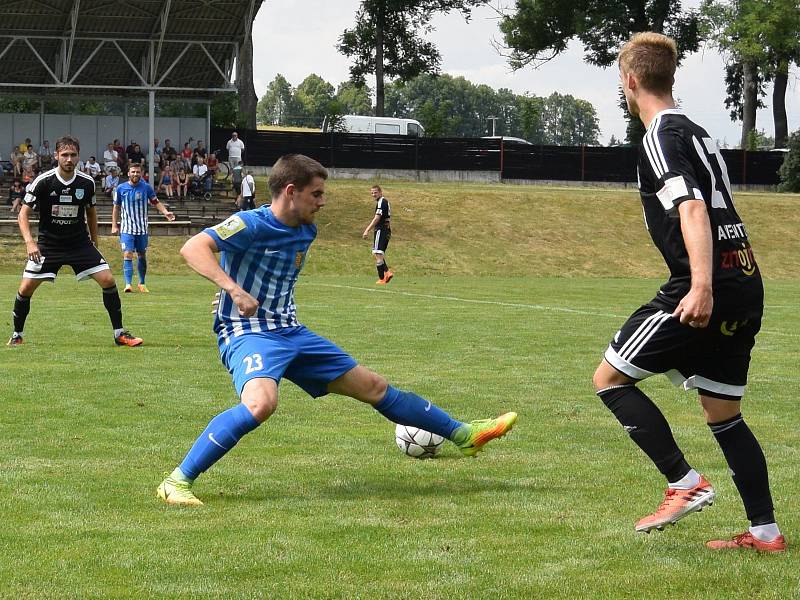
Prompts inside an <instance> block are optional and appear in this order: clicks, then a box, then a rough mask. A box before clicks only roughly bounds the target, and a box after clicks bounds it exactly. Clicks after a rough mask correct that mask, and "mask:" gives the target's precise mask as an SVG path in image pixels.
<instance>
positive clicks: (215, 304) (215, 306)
mask: <svg viewBox="0 0 800 600" xmlns="http://www.w3.org/2000/svg"><path fill="white" fill-rule="evenodd" d="M218 308H219V292H217V293H216V294H214V299H213V300H212V301H211V314H212V315H213V314H216V312H217V309H218Z"/></svg>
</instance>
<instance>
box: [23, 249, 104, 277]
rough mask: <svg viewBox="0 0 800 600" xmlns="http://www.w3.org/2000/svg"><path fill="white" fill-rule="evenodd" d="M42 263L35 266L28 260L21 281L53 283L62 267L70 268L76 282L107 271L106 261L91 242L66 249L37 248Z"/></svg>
mask: <svg viewBox="0 0 800 600" xmlns="http://www.w3.org/2000/svg"><path fill="white" fill-rule="evenodd" d="M39 252H40V253H41V255H42V261H41V262H40V263H39V264H38V265H37V264H36V263H35V262H33V261H32V260H29V261H28V262H27V263H26V265H25V271H24V272H23V273H22V277H23V279H46V280H48V281H54V280H55V278H56V275H58V271H59V269H61V267H63V266H64V265H67V266H70V267H72V270H73V271H75V277H77V279H78V281H82V280H84V279H88V278H89V277H91V276H92V275H93V274H94V273H99V272H100V271H105V270H106V269H109V266H108V263H107V262H106V259H105V258H103V255H102V254H100V251H99V250H98V249H97V248H95V246H94V244H92V243H91V242H86V243H85V244H83V243H80V244H78V245H77V246H71V247H66V248H59V247H48V246H42V245H40V246H39Z"/></svg>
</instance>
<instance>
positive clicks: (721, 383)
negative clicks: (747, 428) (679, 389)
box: [605, 304, 761, 400]
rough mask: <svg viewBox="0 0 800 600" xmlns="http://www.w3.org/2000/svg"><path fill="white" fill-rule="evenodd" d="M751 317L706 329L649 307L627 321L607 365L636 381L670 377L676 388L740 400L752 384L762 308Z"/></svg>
mask: <svg viewBox="0 0 800 600" xmlns="http://www.w3.org/2000/svg"><path fill="white" fill-rule="evenodd" d="M753 314H754V315H755V316H751V317H750V318H748V319H741V320H736V319H731V320H724V319H720V318H717V317H716V316H715V317H713V318H712V320H711V322H710V323H709V326H708V327H706V328H703V329H697V328H694V327H690V326H689V325H683V324H681V322H680V320H679V319H677V318H675V317H673V316H672V313H671V312H667V311H664V310H662V309H660V308H659V307H657V306H655V305H653V304H645V305H644V306H642V307H641V308H639V310H637V311H636V312H634V313H633V314H632V315H631V316H630V318H629V319H628V320H627V321H626V322H625V324H624V325H623V326H622V329H620V330H619V331H618V332H617V334H616V335H615V336H614V339H613V340H612V341H611V343H610V344H609V345H608V348H607V349H606V352H605V359H606V361H607V362H608V363H609V364H611V365H612V366H613V367H614V368H615V369H617V370H618V371H620V372H622V373H624V374H625V375H627V376H628V377H631V378H632V379H637V380H640V379H645V378H647V377H650V376H651V375H655V374H657V373H664V374H665V375H667V377H669V378H670V380H671V381H672V383H673V384H675V385H680V386H683V388H684V389H686V390H690V389H697V390H700V392H701V393H702V394H703V395H706V396H713V397H716V398H725V399H730V400H738V399H739V398H741V397H742V396H743V395H744V390H745V387H746V385H747V370H748V367H749V366H750V351H751V350H752V349H753V346H754V345H755V337H756V334H757V333H758V331H759V329H760V328H761V315H760V310H756V311H754V312H753Z"/></svg>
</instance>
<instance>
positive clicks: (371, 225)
mask: <svg viewBox="0 0 800 600" xmlns="http://www.w3.org/2000/svg"><path fill="white" fill-rule="evenodd" d="M380 220H381V215H380V214H378V213H375V216H374V217H372V221H370V222H369V225H367V228H366V229H365V230H364V233H362V234H361V237H363V238H366V237H367V236H368V235H369V232H370V231H372V229H373V228H374V227H375V225H377V224H378V221H380Z"/></svg>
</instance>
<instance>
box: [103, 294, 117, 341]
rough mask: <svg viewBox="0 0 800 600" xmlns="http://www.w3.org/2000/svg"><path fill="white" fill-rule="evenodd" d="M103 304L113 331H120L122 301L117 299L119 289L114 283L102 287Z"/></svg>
mask: <svg viewBox="0 0 800 600" xmlns="http://www.w3.org/2000/svg"><path fill="white" fill-rule="evenodd" d="M103 306H105V307H106V311H108V316H109V318H110V319H111V326H112V327H113V328H114V331H115V332H118V331H120V330H121V329H122V301H121V300H120V299H119V291H118V290H117V286H116V285H112V286H111V287H109V288H103Z"/></svg>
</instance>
